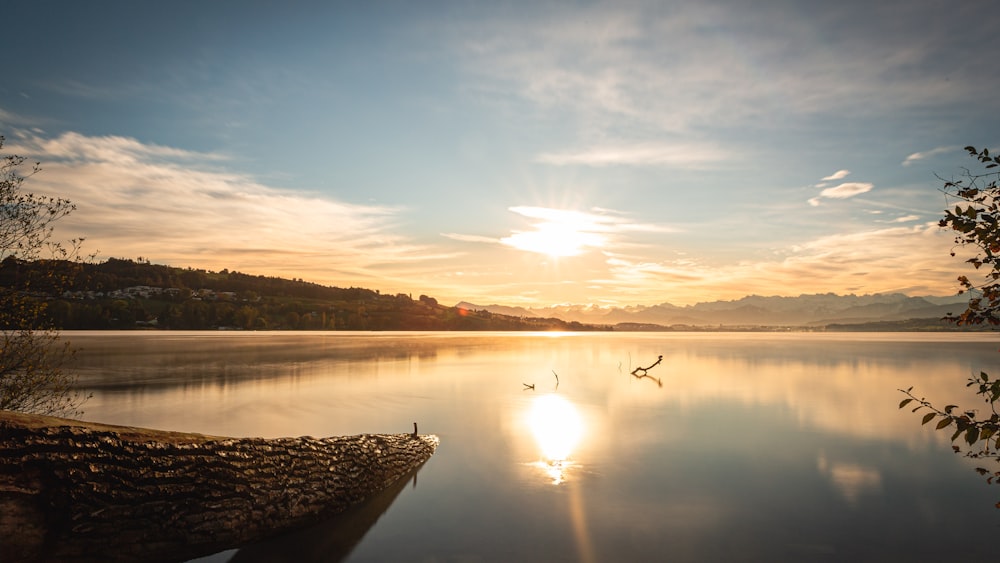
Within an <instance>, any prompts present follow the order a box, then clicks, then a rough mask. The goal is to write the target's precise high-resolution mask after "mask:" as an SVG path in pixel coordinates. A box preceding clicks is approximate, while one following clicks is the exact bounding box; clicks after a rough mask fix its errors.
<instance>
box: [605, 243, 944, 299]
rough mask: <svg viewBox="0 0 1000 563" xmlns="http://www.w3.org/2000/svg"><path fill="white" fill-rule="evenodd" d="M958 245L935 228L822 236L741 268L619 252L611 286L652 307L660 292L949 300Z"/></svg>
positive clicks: (612, 260) (613, 258)
mask: <svg viewBox="0 0 1000 563" xmlns="http://www.w3.org/2000/svg"><path fill="white" fill-rule="evenodd" d="M951 245H952V243H951V239H950V238H949V237H948V236H947V235H946V234H945V233H943V232H942V231H941V229H939V228H938V227H937V226H936V224H933V223H927V224H921V225H916V226H913V227H892V228H886V229H878V230H872V231H862V232H854V233H845V234H838V235H832V236H827V237H822V238H818V239H814V240H811V241H807V242H805V243H803V244H800V245H797V246H794V247H790V248H787V249H784V250H783V251H782V252H781V255H782V257H780V258H776V259H774V260H764V261H746V262H740V263H735V264H714V263H712V262H710V261H707V260H705V261H698V260H691V259H688V258H682V259H675V260H669V261H649V260H644V259H642V258H639V257H634V256H627V255H622V254H618V255H609V257H608V261H607V263H608V266H609V274H610V275H611V277H610V278H609V279H608V280H605V282H606V286H607V287H609V288H614V291H615V292H616V293H617V294H618V295H619V296H621V297H622V298H623V300H628V301H631V302H644V300H643V297H644V296H646V295H649V294H651V293H653V292H654V291H655V292H656V293H657V294H659V295H664V296H667V299H666V300H668V301H670V302H671V303H675V304H690V303H695V302H698V301H704V300H714V299H736V298H739V297H743V296H745V295H749V294H760V295H798V294H800V293H826V292H830V291H835V292H839V293H844V292H850V291H853V292H858V293H880V292H896V291H899V292H907V293H911V294H917V295H921V294H922V295H945V294H949V293H953V292H954V291H955V290H956V288H957V286H956V283H955V281H954V280H955V276H956V274H955V272H956V271H958V270H959V269H960V268H961V260H958V259H954V258H949V251H950V249H951ZM900 272H906V275H905V276H904V275H901V274H900ZM708 296H710V297H708ZM661 301H662V300H661ZM645 302H647V303H648V302H649V299H648V297H647V298H646V299H645Z"/></svg>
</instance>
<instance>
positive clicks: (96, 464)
mask: <svg viewBox="0 0 1000 563" xmlns="http://www.w3.org/2000/svg"><path fill="white" fill-rule="evenodd" d="M437 444H438V438H437V437H436V436H417V435H416V434H391V435H386V434H376V435H367V434H366V435H359V436H348V437H336V438H311V437H301V438H277V439H264V438H223V437H215V436H204V435H201V434H187V433H178V432H163V431H156V430H147V429H141V428H130V427H123V426H110V425H102V424H93V423H88V422H80V421H75V420H66V419H60V418H53V417H46V416H38V415H27V414H21V413H12V412H6V411H0V561H5V562H6V561H47V560H57V561H63V560H72V559H75V560H101V561H109V560H118V561H129V560H132V561H137V560H142V561H171V560H180V559H186V558H191V557H197V556H199V555H205V554H209V553H214V552H216V551H220V550H223V549H228V548H232V547H236V546H238V545H240V544H243V543H246V542H249V541H253V540H258V539H261V538H264V537H267V536H270V535H273V534H276V533H279V532H282V531H287V530H290V529H296V528H300V527H303V526H306V525H309V524H313V523H316V522H319V521H320V520H322V519H323V518H324V517H328V516H330V515H333V514H337V513H339V512H342V511H343V510H345V509H347V508H348V507H350V506H351V505H354V504H356V503H358V502H360V501H362V500H364V499H365V498H367V497H369V496H371V495H373V494H375V493H377V492H379V491H382V490H383V489H385V488H386V487H388V486H390V485H391V484H392V483H393V482H395V481H396V480H397V479H399V478H400V477H403V476H405V475H407V474H408V473H410V472H411V471H412V470H414V469H415V468H417V467H419V466H420V465H421V464H422V463H424V462H425V461H427V459H429V458H430V456H431V454H433V453H434V450H435V448H436V447H437Z"/></svg>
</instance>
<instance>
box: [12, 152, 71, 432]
mask: <svg viewBox="0 0 1000 563" xmlns="http://www.w3.org/2000/svg"><path fill="white" fill-rule="evenodd" d="M3 143H4V137H2V136H0V148H2V147H3ZM25 162H26V159H25V158H24V157H21V156H17V155H6V156H3V157H0V261H2V262H3V266H4V268H3V269H4V270H5V271H7V272H13V275H10V276H5V278H4V283H3V284H2V285H0V332H2V338H3V342H2V344H3V348H2V349H0V410H16V411H22V412H30V413H38V414H58V415H74V414H79V412H80V410H79V406H80V405H81V404H82V403H83V401H84V400H85V397H83V396H81V394H80V393H79V392H78V391H77V389H76V381H77V380H76V377H75V376H74V375H72V374H70V373H68V372H67V371H66V370H65V368H66V367H67V364H68V362H69V360H70V359H71V358H72V356H73V351H72V350H71V349H70V348H69V344H68V343H65V342H60V339H59V332H58V330H57V327H55V326H53V325H52V324H51V322H50V321H48V320H47V315H45V310H46V308H47V306H48V303H49V300H50V299H51V298H52V297H55V296H57V295H59V294H60V293H61V290H62V289H63V288H65V287H67V284H68V282H69V280H71V279H72V277H73V276H74V275H75V273H76V268H77V267H78V266H79V261H80V258H79V250H80V245H81V244H82V242H83V241H82V239H76V240H72V241H70V242H69V243H68V244H63V243H61V242H58V241H53V240H52V237H53V231H54V224H55V222H56V221H58V220H59V219H61V218H63V217H65V216H66V215H68V214H70V213H71V212H72V211H73V210H75V209H76V206H74V205H73V204H72V203H71V202H70V201H69V200H66V199H62V198H54V197H49V196H44V195H38V194H34V193H31V192H26V191H25V190H24V189H23V184H24V181H25V180H26V179H27V178H29V177H30V176H32V175H34V174H36V173H37V172H38V171H39V170H40V168H39V165H38V163H34V165H32V166H31V168H30V172H28V173H27V174H23V173H22V170H23V169H24V168H25ZM43 255H45V256H44V258H43ZM28 262H38V263H41V264H43V266H44V267H42V268H21V267H20V265H21V264H26V263H28Z"/></svg>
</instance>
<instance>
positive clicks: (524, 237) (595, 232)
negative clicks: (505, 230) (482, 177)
mask: <svg viewBox="0 0 1000 563" xmlns="http://www.w3.org/2000/svg"><path fill="white" fill-rule="evenodd" d="M511 210H512V211H514V212H516V213H518V214H520V215H524V216H526V217H532V218H536V219H541V221H540V222H538V223H535V224H533V225H532V229H533V230H530V231H517V232H515V233H514V234H512V235H510V236H507V237H503V238H502V239H500V242H501V243H502V244H505V245H507V246H510V247H513V248H516V249H518V250H526V251H528V252H535V253H538V254H546V255H548V256H551V257H554V258H560V257H565V256H579V255H580V254H583V253H584V252H586V251H587V249H589V248H601V247H604V246H606V245H607V234H606V233H605V232H602V231H606V230H607V229H606V228H603V226H602V225H601V223H600V222H599V221H597V220H596V219H595V217H594V216H593V215H591V214H586V213H580V212H577V211H567V210H561V209H547V208H539V207H515V208H511Z"/></svg>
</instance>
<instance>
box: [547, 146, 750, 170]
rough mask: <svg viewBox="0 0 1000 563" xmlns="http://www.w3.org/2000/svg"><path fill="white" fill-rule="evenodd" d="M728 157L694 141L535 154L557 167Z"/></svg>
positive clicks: (692, 162) (702, 162)
mask: <svg viewBox="0 0 1000 563" xmlns="http://www.w3.org/2000/svg"><path fill="white" fill-rule="evenodd" d="M727 158H731V155H727V154H725V153H724V152H723V151H722V149H721V148H719V147H710V146H705V145H697V144H634V145H627V144H618V145H606V146H600V147H592V148H588V149H584V150H579V151H567V152H549V153H542V154H540V155H538V156H537V157H536V159H535V160H536V161H537V162H541V163H544V164H552V165H556V166H567V165H584V166H615V165H630V166H670V167H679V168H703V167H705V166H706V165H708V164H713V163H718V162H720V161H723V160H726V159H727Z"/></svg>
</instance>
